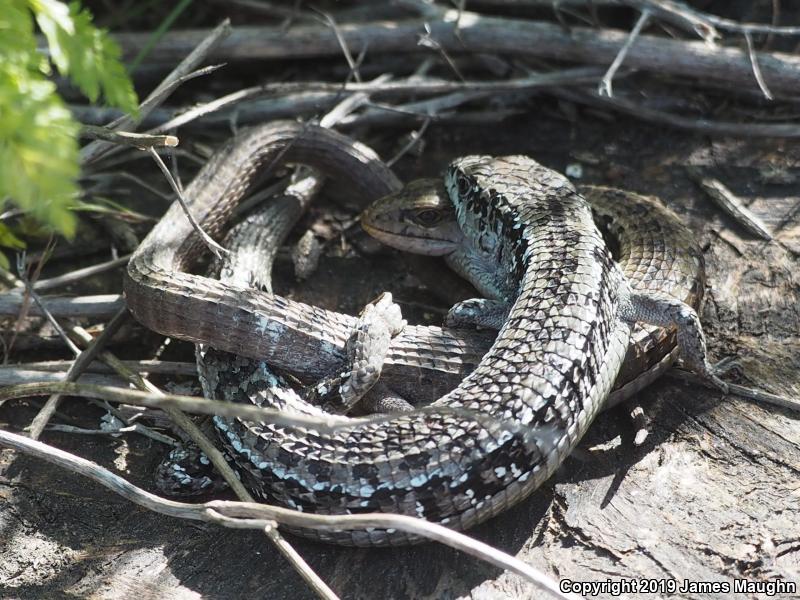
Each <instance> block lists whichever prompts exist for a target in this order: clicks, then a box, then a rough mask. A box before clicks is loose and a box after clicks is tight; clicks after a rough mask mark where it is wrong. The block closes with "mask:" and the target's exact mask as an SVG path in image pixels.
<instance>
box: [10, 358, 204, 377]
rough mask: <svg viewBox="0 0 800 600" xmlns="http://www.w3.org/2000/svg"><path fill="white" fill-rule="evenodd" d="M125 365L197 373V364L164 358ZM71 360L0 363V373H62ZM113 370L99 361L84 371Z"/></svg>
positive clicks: (166, 372) (159, 371) (152, 370)
mask: <svg viewBox="0 0 800 600" xmlns="http://www.w3.org/2000/svg"><path fill="white" fill-rule="evenodd" d="M121 363H122V364H123V365H125V367H127V368H128V369H131V370H136V371H145V372H147V373H157V374H162V375H197V365H195V364H194V363H190V362H173V361H166V360H123V361H121ZM72 364H73V361H71V360H42V361H34V362H25V363H18V364H15V365H0V373H2V372H8V373H13V372H14V371H16V370H22V371H40V372H43V373H64V372H66V371H67V370H68V369H69V367H70V365H72ZM113 371H114V370H113V369H112V368H111V367H109V366H107V365H104V364H103V363H101V362H97V361H95V362H93V363H91V364H89V365H88V366H87V367H86V369H85V372H86V373H112V372H113Z"/></svg>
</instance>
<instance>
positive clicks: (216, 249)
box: [147, 148, 228, 259]
mask: <svg viewBox="0 0 800 600" xmlns="http://www.w3.org/2000/svg"><path fill="white" fill-rule="evenodd" d="M147 151H148V152H149V153H150V156H152V157H153V160H154V161H156V164H157V165H158V168H159V169H161V172H162V173H164V177H166V178H167V181H168V182H169V185H170V186H171V187H172V190H173V191H174V192H175V195H176V196H177V197H178V202H180V205H181V208H182V209H183V212H184V214H185V215H186V218H187V219H189V223H191V224H192V228H193V229H194V230H195V232H197V234H198V235H199V236H200V239H202V240H203V243H205V245H206V247H207V248H208V249H209V250H211V252H212V253H213V254H214V256H216V257H217V258H219V259H221V258H222V255H223V254H227V253H228V251H227V250H226V249H225V248H223V247H222V246H220V245H219V244H218V243H217V242H215V241H214V240H213V239H211V236H210V235H208V234H207V233H206V232H205V231H204V230H203V228H202V227H200V223H198V222H197V219H195V218H194V215H193V214H192V211H191V210H190V209H189V205H188V204H186V199H185V198H184V197H183V191H182V190H181V188H180V186H178V183H177V182H176V181H175V178H174V177H173V176H172V173H170V171H169V169H168V168H167V165H165V164H164V161H163V160H161V157H160V156H159V155H158V152H156V151H155V149H154V148H148V149H147Z"/></svg>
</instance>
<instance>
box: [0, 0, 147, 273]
mask: <svg viewBox="0 0 800 600" xmlns="http://www.w3.org/2000/svg"><path fill="white" fill-rule="evenodd" d="M0 3H2V8H1V9H0V202H2V201H4V200H5V199H7V198H10V199H11V200H12V201H13V202H15V203H16V204H17V205H18V206H19V207H20V208H22V209H23V210H24V211H26V212H27V213H28V214H30V215H31V216H33V217H34V218H36V219H37V220H39V221H40V222H41V223H44V224H46V225H48V226H49V227H51V228H54V229H56V230H58V231H60V232H61V233H63V234H64V235H66V236H68V237H71V236H72V235H73V233H74V231H75V226H76V217H75V215H74V214H73V212H72V210H71V209H70V207H71V205H72V203H73V201H74V200H75V198H77V197H78V186H77V184H76V179H77V176H78V172H79V154H78V142H77V136H78V131H79V126H78V124H77V123H76V122H75V120H74V119H73V118H72V116H71V115H70V113H69V111H68V110H67V108H66V106H65V105H64V102H63V101H62V99H61V98H60V97H59V96H58V94H57V93H56V86H55V85H54V84H53V83H52V82H51V81H48V80H47V79H46V78H45V76H46V75H49V74H50V61H52V64H53V65H55V67H56V69H58V71H59V73H61V74H62V75H64V76H67V77H69V78H70V79H71V80H72V81H73V82H74V83H75V84H76V85H77V86H78V87H79V88H80V89H81V91H83V93H84V94H86V96H88V97H89V98H90V99H91V100H92V101H93V102H94V101H96V100H97V99H98V98H99V97H100V95H101V94H102V96H103V97H104V98H105V100H106V101H107V102H108V103H109V104H111V105H113V106H116V107H118V108H122V109H123V110H126V111H128V112H131V113H135V112H136V111H137V104H138V101H137V98H136V94H135V92H134V90H133V84H132V83H131V81H130V78H129V77H128V75H127V73H126V72H125V68H124V66H123V65H122V63H121V61H120V50H119V47H118V46H117V45H116V44H115V43H114V42H113V41H112V40H111V39H110V38H109V37H108V35H107V34H106V32H105V31H102V30H100V29H98V28H96V27H95V26H94V25H93V24H92V18H91V15H90V14H89V12H88V11H85V10H82V9H81V7H80V4H79V3H78V2H73V3H72V4H70V5H69V6H68V5H66V4H65V3H63V2H59V1H58V0H0ZM34 20H35V22H36V24H37V25H38V26H39V29H40V30H41V32H42V34H43V35H44V37H45V38H46V39H47V44H48V46H49V49H50V56H49V60H48V59H47V57H46V56H44V55H43V54H42V53H41V52H39V51H38V50H37V40H36V36H35V32H34ZM2 235H3V233H2V232H0V238H1V237H2ZM7 239H10V238H7ZM0 243H2V241H0ZM0 261H2V259H0Z"/></svg>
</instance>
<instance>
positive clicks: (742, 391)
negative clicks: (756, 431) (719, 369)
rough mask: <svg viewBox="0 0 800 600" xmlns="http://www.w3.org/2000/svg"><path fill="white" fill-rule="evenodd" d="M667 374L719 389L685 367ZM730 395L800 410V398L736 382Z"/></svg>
mask: <svg viewBox="0 0 800 600" xmlns="http://www.w3.org/2000/svg"><path fill="white" fill-rule="evenodd" d="M666 375H667V376H668V377H672V378H673V379H677V380H679V381H685V382H688V383H691V384H699V385H702V386H704V387H707V388H710V389H718V388H717V387H716V386H715V385H714V384H713V383H712V382H711V381H710V380H709V379H707V378H705V377H701V376H700V375H696V374H695V373H690V372H689V371H684V370H683V369H670V370H669V371H667V373H666ZM728 395H729V396H730V395H735V396H739V397H740V398H747V399H748V400H755V401H756V402H762V403H765V404H772V405H774V406H780V407H781V408H788V409H789V410H793V411H795V412H800V398H791V397H788V396H778V395H777V394H771V393H769V392H764V391H762V390H757V389H754V388H749V387H745V386H743V385H738V384H736V383H729V384H728Z"/></svg>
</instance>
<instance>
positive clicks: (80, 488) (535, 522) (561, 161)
mask: <svg viewBox="0 0 800 600" xmlns="http://www.w3.org/2000/svg"><path fill="white" fill-rule="evenodd" d="M567 114H570V112H569V111H567V112H564V111H563V110H560V108H559V105H558V104H556V102H554V101H553V100H550V99H540V100H535V101H533V102H532V103H531V106H530V110H529V111H528V112H527V114H526V115H524V116H521V117H514V118H513V119H510V120H506V121H505V122H503V123H502V124H495V123H491V124H487V125H484V126H481V125H475V124H471V125H464V126H456V125H453V124H450V125H448V126H446V127H442V126H436V125H432V126H431V127H430V128H429V129H428V131H427V133H426V134H425V146H424V151H423V152H422V153H421V155H419V156H406V157H405V158H403V159H402V160H401V161H400V163H399V164H398V165H397V168H398V172H399V173H400V174H401V175H402V177H403V178H404V179H408V178H410V177H413V176H418V175H432V174H435V173H436V172H438V171H439V170H440V169H441V168H442V167H443V166H444V165H445V164H446V162H447V161H448V159H450V158H452V157H455V156H459V155H464V154H469V153H486V154H504V153H505V154H508V153H522V154H528V155H530V156H533V157H535V158H536V159H538V160H539V161H541V162H543V163H545V164H546V165H548V166H551V167H554V168H556V169H558V170H561V171H564V170H565V168H566V167H567V166H568V165H574V164H579V165H581V167H582V171H583V175H582V179H581V181H582V182H593V183H603V184H608V185H613V186H617V187H621V188H626V189H630V190H634V191H637V192H642V193H646V194H652V195H656V196H659V197H660V198H662V200H663V201H664V202H665V203H666V204H668V205H669V206H670V207H672V208H673V209H674V210H675V211H676V212H677V213H678V214H680V215H681V216H682V217H683V218H684V219H685V221H686V223H687V224H688V225H689V226H690V227H691V229H692V230H693V231H695V232H696V234H697V237H698V240H699V241H700V244H701V246H702V248H703V250H704V253H705V258H706V265H707V270H708V287H707V290H706V293H707V301H706V303H705V308H704V310H703V312H702V321H703V324H704V326H705V328H706V331H707V333H708V337H709V347H710V351H711V354H712V357H713V358H714V359H715V360H718V359H721V358H724V357H728V356H736V357H737V358H738V361H739V363H740V364H741V371H742V372H741V373H740V374H739V375H738V381H739V382H740V383H743V384H745V385H751V386H754V387H758V388H761V389H765V390H769V391H771V392H774V393H777V394H783V395H789V396H794V397H798V396H800V333H799V332H800V282H799V281H798V267H799V266H800V261H799V260H798V258H797V256H798V253H800V216H799V215H798V214H797V207H798V206H800V197H798V192H797V189H798V179H799V178H800V149H798V146H797V144H796V143H791V142H782V141H776V140H768V141H743V140H724V139H715V140H712V139H710V138H707V137H705V136H701V135H696V134H692V133H686V132H679V131H676V130H673V129H667V128H662V127H658V126H652V125H648V124H645V123H642V122H640V121H636V120H632V119H628V118H623V117H618V116H615V115H612V114H609V113H602V114H599V113H597V112H595V111H586V110H579V111H578V112H577V113H576V114H573V115H572V118H571V119H568V118H566V116H565V115H567ZM399 133H400V132H397V131H394V132H393V131H388V132H386V133H384V134H382V136H381V137H377V138H376V137H374V136H373V137H369V138H367V139H366V140H365V141H367V142H369V143H371V144H374V145H375V147H376V148H377V149H378V150H379V151H380V152H381V153H382V155H384V156H386V155H388V154H391V152H392V150H393V149H396V148H397V146H398V145H399V144H400V142H399V141H398V140H397V139H396V138H397V137H398V135H399ZM688 165H695V166H704V167H707V168H708V169H709V173H710V174H712V175H714V176H716V177H718V178H719V179H721V180H722V181H724V182H725V183H726V184H727V185H728V186H729V187H730V188H731V189H732V190H733V191H734V192H736V193H737V194H738V195H739V196H741V197H742V198H744V199H745V200H746V201H747V202H748V203H749V206H750V209H751V210H752V211H753V212H754V213H755V214H756V215H757V216H758V217H760V218H761V219H763V221H764V222H765V223H766V224H767V226H768V227H769V228H770V229H772V230H775V231H777V233H776V241H773V242H771V243H766V242H764V241H761V240H756V239H754V238H753V236H752V235H750V234H748V233H747V232H746V231H745V230H743V229H742V227H741V226H740V225H739V224H737V223H736V222H735V221H733V220H732V219H731V218H729V217H728V216H726V215H724V214H723V213H721V212H720V210H719V209H718V208H716V206H715V205H714V204H713V203H712V202H711V201H710V200H709V199H708V198H707V197H706V196H705V195H704V193H703V192H701V191H700V190H699V189H698V187H697V186H696V185H695V184H694V183H693V182H692V181H691V180H690V179H689V178H688V176H687V174H686V169H685V167H686V166H688ZM325 210H326V207H325V206H324V205H321V206H318V207H317V208H316V213H314V214H313V215H312V216H311V217H309V219H307V220H306V223H305V224H306V226H307V225H308V224H309V222H310V221H312V220H313V219H314V218H315V216H316V217H318V216H319V215H320V214H321V211H325ZM779 226H780V230H777V229H776V228H778V227H779ZM333 254H337V252H333ZM424 263H425V265H426V266H425V269H419V268H418V267H417V266H414V267H413V269H412V268H411V267H410V266H409V265H412V264H413V265H418V264H419V263H417V262H413V263H412V262H410V261H409V260H408V259H407V257H405V256H403V255H401V254H399V253H395V252H393V251H388V250H385V251H381V252H379V253H376V254H372V255H366V254H362V253H357V252H348V253H345V255H344V256H327V257H326V258H324V259H323V261H322V264H321V266H320V269H319V271H318V273H317V275H316V276H315V277H314V278H313V281H312V282H311V283H308V284H295V283H294V282H293V281H292V279H291V278H290V277H287V276H286V274H287V273H288V267H286V265H283V266H282V267H281V269H279V270H280V271H281V272H282V273H283V275H284V277H283V280H282V284H281V286H279V287H278V290H279V291H284V292H286V291H289V292H291V294H292V295H293V296H294V297H297V298H301V299H305V300H308V301H312V302H315V303H317V304H320V305H324V306H327V307H332V308H333V307H336V308H339V309H343V310H345V311H347V312H351V313H353V312H356V311H357V310H358V308H359V306H360V305H361V304H363V302H364V301H365V300H367V299H369V298H371V297H372V296H374V294H375V293H376V292H378V291H381V290H384V289H388V290H390V291H392V292H393V293H394V294H395V296H396V297H397V298H398V299H399V300H400V301H402V302H405V306H404V308H405V309H406V314H407V315H408V316H409V319H410V320H412V321H420V320H431V321H435V320H436V319H439V318H441V315H439V314H437V311H438V310H440V309H445V308H446V307H447V303H448V302H449V301H450V300H452V298H449V297H447V296H452V295H453V294H447V295H444V296H443V295H442V294H441V293H438V294H437V293H436V292H435V291H432V290H431V289H430V288H431V286H432V283H434V282H435V281H436V280H437V279H436V278H437V275H436V274H437V273H441V269H444V267H443V266H442V265H441V264H440V263H438V262H437V261H434V260H430V261H424ZM431 274H433V275H431ZM119 277H120V273H119V272H118V273H116V274H115V278H116V281H117V282H119ZM423 285H425V286H426V289H423V290H422V291H420V289H419V288H420V286H423ZM117 289H118V288H117ZM412 299H413V302H410V300H412ZM431 307H433V308H431ZM132 327H134V329H133V330H132V331H129V332H128V336H127V339H128V340H136V346H133V345H132V344H133V342H132V341H131V342H127V343H122V344H119V343H118V344H117V345H116V346H115V347H114V348H113V349H114V351H115V352H117V353H119V354H121V355H123V356H125V357H128V356H132V357H139V358H148V357H149V355H146V352H144V351H143V350H142V348H143V347H145V348H150V349H151V350H152V348H153V347H154V346H153V345H152V344H150V342H151V341H152V340H155V339H157V338H155V336H150V335H145V334H144V333H143V332H142V330H140V329H139V328H138V327H136V326H132ZM191 356H192V350H191V348H190V346H189V345H188V344H184V343H173V344H171V345H170V347H169V349H168V351H167V354H166V355H165V357H164V358H169V359H172V360H176V359H183V360H190V359H191ZM184 383H186V384H190V383H191V381H189V380H186V381H184ZM636 401H638V402H639V403H641V405H642V406H643V407H644V408H645V410H646V412H647V414H648V416H649V418H650V420H651V430H650V436H649V438H648V439H647V441H646V442H645V444H644V445H643V446H641V447H638V448H637V447H634V445H633V433H634V432H633V427H632V425H631V423H630V420H629V419H628V417H627V411H626V410H625V409H624V408H620V409H615V410H613V411H611V412H609V413H606V414H602V415H601V416H600V417H599V418H598V419H597V421H596V422H595V424H594V425H593V426H592V428H591V430H590V432H589V433H588V435H587V436H586V438H585V439H584V440H583V442H582V443H581V445H580V447H579V451H577V452H576V453H574V455H573V456H571V457H570V458H568V459H567V460H566V462H565V463H564V464H563V466H562V467H561V468H560V469H559V471H558V472H557V474H556V475H555V476H554V477H553V478H552V479H551V480H550V481H549V482H547V483H546V484H545V485H544V486H543V487H542V488H541V489H540V490H538V491H537V492H536V493H534V494H533V495H532V496H531V497H530V498H529V499H528V500H527V501H525V502H523V503H522V504H520V505H518V506H517V507H515V508H514V509H512V510H510V511H508V512H506V513H504V514H502V515H501V516H499V517H497V518H495V519H493V520H491V521H490V522H488V523H486V524H484V525H482V526H480V527H477V528H475V529H474V530H473V531H471V532H470V533H471V534H472V535H474V536H475V537H477V538H478V539H480V540H483V541H485V542H488V543H490V544H492V545H495V546H497V547H498V548H500V549H502V550H504V551H506V552H509V553H511V554H513V555H515V556H517V557H518V558H520V559H521V560H523V561H525V562H527V563H529V564H532V565H535V566H536V567H538V568H540V569H542V570H543V571H545V572H547V573H549V574H551V575H552V576H553V577H556V578H569V579H573V580H576V581H588V580H599V581H602V580H606V579H609V578H610V579H613V580H620V579H636V580H641V579H658V580H662V579H665V580H676V581H677V582H678V584H679V585H681V584H683V581H684V580H691V581H727V582H733V580H734V579H737V578H746V579H748V580H752V581H766V580H769V579H775V578H780V579H783V580H785V581H793V582H797V584H798V586H800V483H798V482H800V452H799V451H798V447H799V446H800V422H798V419H799V418H800V417H799V416H798V415H797V414H796V413H795V414H792V413H790V412H788V411H785V410H781V409H777V408H773V407H769V406H765V405H759V404H754V403H753V402H751V401H747V400H743V399H740V398H737V397H723V396H722V395H721V394H720V393H717V392H713V391H708V390H706V389H703V388H699V387H696V386H690V385H686V384H685V383H682V382H681V381H679V380H676V379H672V378H663V379H662V380H660V381H658V382H657V383H656V384H654V385H653V386H651V387H650V388H649V389H647V390H646V391H645V392H643V393H642V394H640V395H639V396H638V397H637V398H636ZM37 406H40V402H39V401H33V400H31V401H26V402H13V403H8V404H6V405H3V406H2V407H0V427H3V428H9V429H10V430H18V429H19V428H21V427H23V426H25V425H27V424H28V423H29V422H30V419H31V418H32V416H33V414H35V409H36V407H37ZM100 414H101V412H100V411H99V410H97V409H93V408H90V407H87V406H86V405H85V404H84V403H83V402H80V401H74V400H73V401H68V402H66V403H64V405H63V406H62V408H61V409H60V413H59V417H58V418H59V420H60V421H62V422H70V423H80V424H83V425H84V426H88V427H96V423H97V419H98V418H99V416H100ZM43 441H45V442H47V443H50V444H53V445H55V446H57V447H59V448H63V449H66V450H68V451H71V452H75V453H77V454H79V455H81V456H84V457H87V458H89V459H91V460H93V461H96V462H97V463H99V464H101V465H104V466H105V467H107V468H109V469H112V470H113V471H115V472H117V473H119V474H121V475H123V476H125V477H127V478H129V479H130V480H131V481H132V482H133V483H135V484H137V485H139V486H142V487H144V488H147V489H151V490H152V489H153V483H152V473H153V470H154V468H155V465H156V464H157V463H158V461H159V460H160V459H161V457H162V455H163V453H164V447H163V446H161V445H160V444H157V443H155V442H152V441H150V440H148V439H146V438H142V437H137V436H130V435H128V436H123V437H119V438H109V437H101V436H81V435H72V434H64V433H53V432H50V433H45V435H44V436H43ZM0 457H2V459H3V460H4V461H5V468H4V470H3V472H2V476H1V477H0V596H2V597H9V598H10V597H19V598H25V599H34V598H37V599H38V598H85V597H91V598H118V597H125V598H127V597H137V598H140V599H142V600H144V599H146V598H218V599H234V598H243V597H260V598H276V599H277V598H312V597H314V596H313V593H312V592H311V591H309V589H308V588H307V587H306V586H305V584H304V583H303V581H302V580H301V579H300V577H299V576H298V575H297V574H296V573H295V572H294V571H293V569H292V568H291V567H290V566H289V565H288V563H287V562H286V561H285V560H284V559H283V558H282V557H281V556H280V555H279V554H278V552H277V551H276V550H275V549H274V548H273V547H272V546H271V544H270V543H269V541H268V540H267V539H266V537H265V536H263V535H261V534H259V533H254V532H242V531H231V530H224V529H220V528H218V527H214V526H207V525H198V524H196V523H191V522H183V521H179V520H175V519H170V518H167V517H163V516H160V515H157V514H153V513H150V512H148V511H146V510H144V509H141V508H139V507H137V506H134V505H132V504H130V503H128V502H127V501H125V500H122V499H121V498H119V497H117V496H116V495H114V494H113V493H111V492H109V491H107V490H105V489H104V488H101V487H100V486H99V485H96V484H94V483H92V482H89V481H87V480H85V479H82V478H80V477H77V476H73V475H70V474H68V473H66V472H64V471H62V470H60V469H58V468H56V467H53V466H50V465H48V464H45V463H43V462H40V461H37V460H33V459H30V458H27V457H25V456H21V455H13V454H11V453H9V452H4V453H3V454H0ZM290 540H291V542H292V543H293V544H295V546H296V548H297V549H298V551H299V552H300V553H301V554H302V555H303V556H304V557H305V559H306V560H307V561H308V562H309V563H310V564H311V566H313V567H314V568H315V569H316V570H317V572H318V573H319V574H320V575H321V576H322V577H323V579H325V581H327V582H328V584H329V585H330V586H331V587H332V588H333V589H334V590H335V591H336V592H337V593H339V594H340V595H341V596H342V597H345V598H415V599H417V598H419V599H421V598H463V597H468V598H475V599H489V598H507V597H519V598H526V597H532V596H533V595H534V593H533V592H532V588H531V587H529V586H528V585H527V584H525V583H523V582H522V581H521V580H520V579H519V578H518V577H516V576H512V575H508V574H503V573H501V572H499V571H498V570H497V569H495V568H492V567H489V566H487V565H485V564H484V563H482V562H480V561H477V560H475V559H473V558H470V557H468V556H465V555H463V554H460V553H458V552H456V551H453V550H450V549H448V548H445V547H443V546H439V545H436V544H426V545H422V546H418V547H412V548H407V549H387V550H359V549H348V548H338V547H333V546H326V545H320V544H317V543H312V542H308V541H305V540H303V539H299V538H294V537H290ZM663 595H665V594H656V595H647V594H639V595H637V594H631V595H629V596H628V597H642V598H645V597H650V598H652V597H660V596H663ZM690 595H691V594H680V593H679V594H676V596H677V597H688V596H690ZM601 597H608V596H601ZM694 597H700V596H698V595H694ZM702 597H707V598H725V597H731V596H730V595H728V594H721V593H720V594H713V593H712V594H702ZM735 597H739V598H745V597H758V598H763V597H765V596H763V595H760V596H757V595H752V594H744V595H738V596H735Z"/></svg>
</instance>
